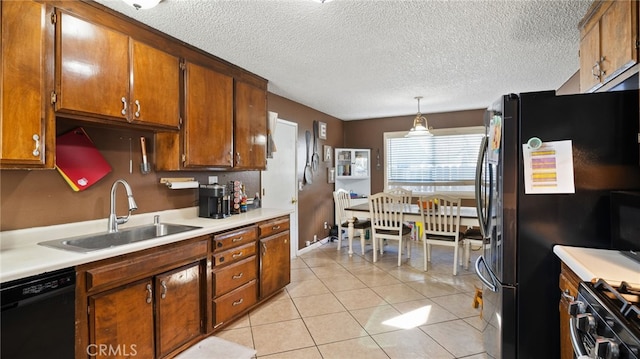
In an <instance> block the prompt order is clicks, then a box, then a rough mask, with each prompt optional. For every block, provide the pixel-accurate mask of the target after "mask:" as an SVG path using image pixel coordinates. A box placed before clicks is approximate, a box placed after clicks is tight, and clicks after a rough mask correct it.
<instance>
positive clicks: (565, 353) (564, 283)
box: [559, 263, 580, 359]
mask: <svg viewBox="0 0 640 359" xmlns="http://www.w3.org/2000/svg"><path fill="white" fill-rule="evenodd" d="M579 285H580V278H579V277H578V276H577V275H576V274H575V273H574V272H573V271H572V270H571V269H570V268H569V267H567V265H566V264H564V263H562V268H561V270H560V291H561V293H562V295H561V297H560V305H559V310H560V358H561V359H573V358H574V355H573V346H572V344H571V333H570V331H569V318H570V316H569V304H570V303H571V299H572V298H577V296H578V286H579Z"/></svg>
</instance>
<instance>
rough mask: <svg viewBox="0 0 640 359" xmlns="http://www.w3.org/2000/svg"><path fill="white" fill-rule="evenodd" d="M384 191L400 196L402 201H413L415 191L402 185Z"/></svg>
mask: <svg viewBox="0 0 640 359" xmlns="http://www.w3.org/2000/svg"><path fill="white" fill-rule="evenodd" d="M384 192H385V193H389V194H394V195H396V196H399V199H400V200H401V203H411V198H412V197H413V191H411V190H409V189H404V188H402V187H395V188H389V189H387V190H386V191H384Z"/></svg>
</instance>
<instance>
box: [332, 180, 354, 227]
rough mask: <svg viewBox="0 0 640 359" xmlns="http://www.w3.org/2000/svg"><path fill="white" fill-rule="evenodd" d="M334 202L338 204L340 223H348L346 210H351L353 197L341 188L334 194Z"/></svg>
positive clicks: (337, 213) (337, 210)
mask: <svg viewBox="0 0 640 359" xmlns="http://www.w3.org/2000/svg"><path fill="white" fill-rule="evenodd" d="M333 200H334V201H335V203H336V215H337V217H338V221H339V222H344V221H346V220H347V213H346V211H345V208H349V207H350V206H351V195H350V194H349V192H347V191H346V190H344V189H342V188H340V189H338V190H337V191H335V192H333Z"/></svg>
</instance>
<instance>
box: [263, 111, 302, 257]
mask: <svg viewBox="0 0 640 359" xmlns="http://www.w3.org/2000/svg"><path fill="white" fill-rule="evenodd" d="M273 141H274V142H275V146H276V152H273V158H268V159H267V170H266V171H262V172H261V182H262V202H261V205H262V207H265V208H282V209H288V210H291V211H292V213H291V216H290V218H291V223H290V227H291V228H290V236H291V257H292V258H293V257H296V256H297V254H298V187H297V183H298V177H297V173H296V163H298V162H297V160H296V156H297V148H298V124H297V123H295V122H290V121H285V120H281V119H278V120H277V122H276V129H275V131H274V134H273Z"/></svg>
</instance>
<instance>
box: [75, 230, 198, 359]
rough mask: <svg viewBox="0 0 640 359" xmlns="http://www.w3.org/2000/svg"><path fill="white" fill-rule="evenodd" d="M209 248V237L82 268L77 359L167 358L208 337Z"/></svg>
mask: <svg viewBox="0 0 640 359" xmlns="http://www.w3.org/2000/svg"><path fill="white" fill-rule="evenodd" d="M208 250H209V237H208V236H205V237H198V238H194V239H191V240H187V241H186V243H182V244H172V245H168V246H164V247H160V248H154V249H148V250H144V251H141V252H137V253H131V254H126V255H123V256H118V257H115V258H110V259H106V260H104V261H99V262H94V263H90V264H87V265H83V266H79V267H78V274H77V278H78V285H77V290H76V297H77V303H76V308H77V313H78V314H77V317H78V319H79V320H78V324H77V333H78V336H77V337H78V338H80V339H79V340H78V341H77V346H76V358H96V357H97V358H129V357H137V358H164V357H168V356H169V357H170V356H172V355H175V354H176V353H177V352H179V351H180V350H182V349H184V348H186V347H187V346H188V345H189V344H191V343H193V342H195V341H197V340H198V338H200V337H202V336H203V335H204V334H205V328H204V320H205V316H204V313H205V309H206V307H205V301H204V298H205V296H204V293H205V292H206V290H205V288H206V287H205V285H206V275H205V274H206V263H207V260H206V259H207V254H208ZM83 308H84V314H83V313H82V311H83ZM83 338H86V339H83Z"/></svg>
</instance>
